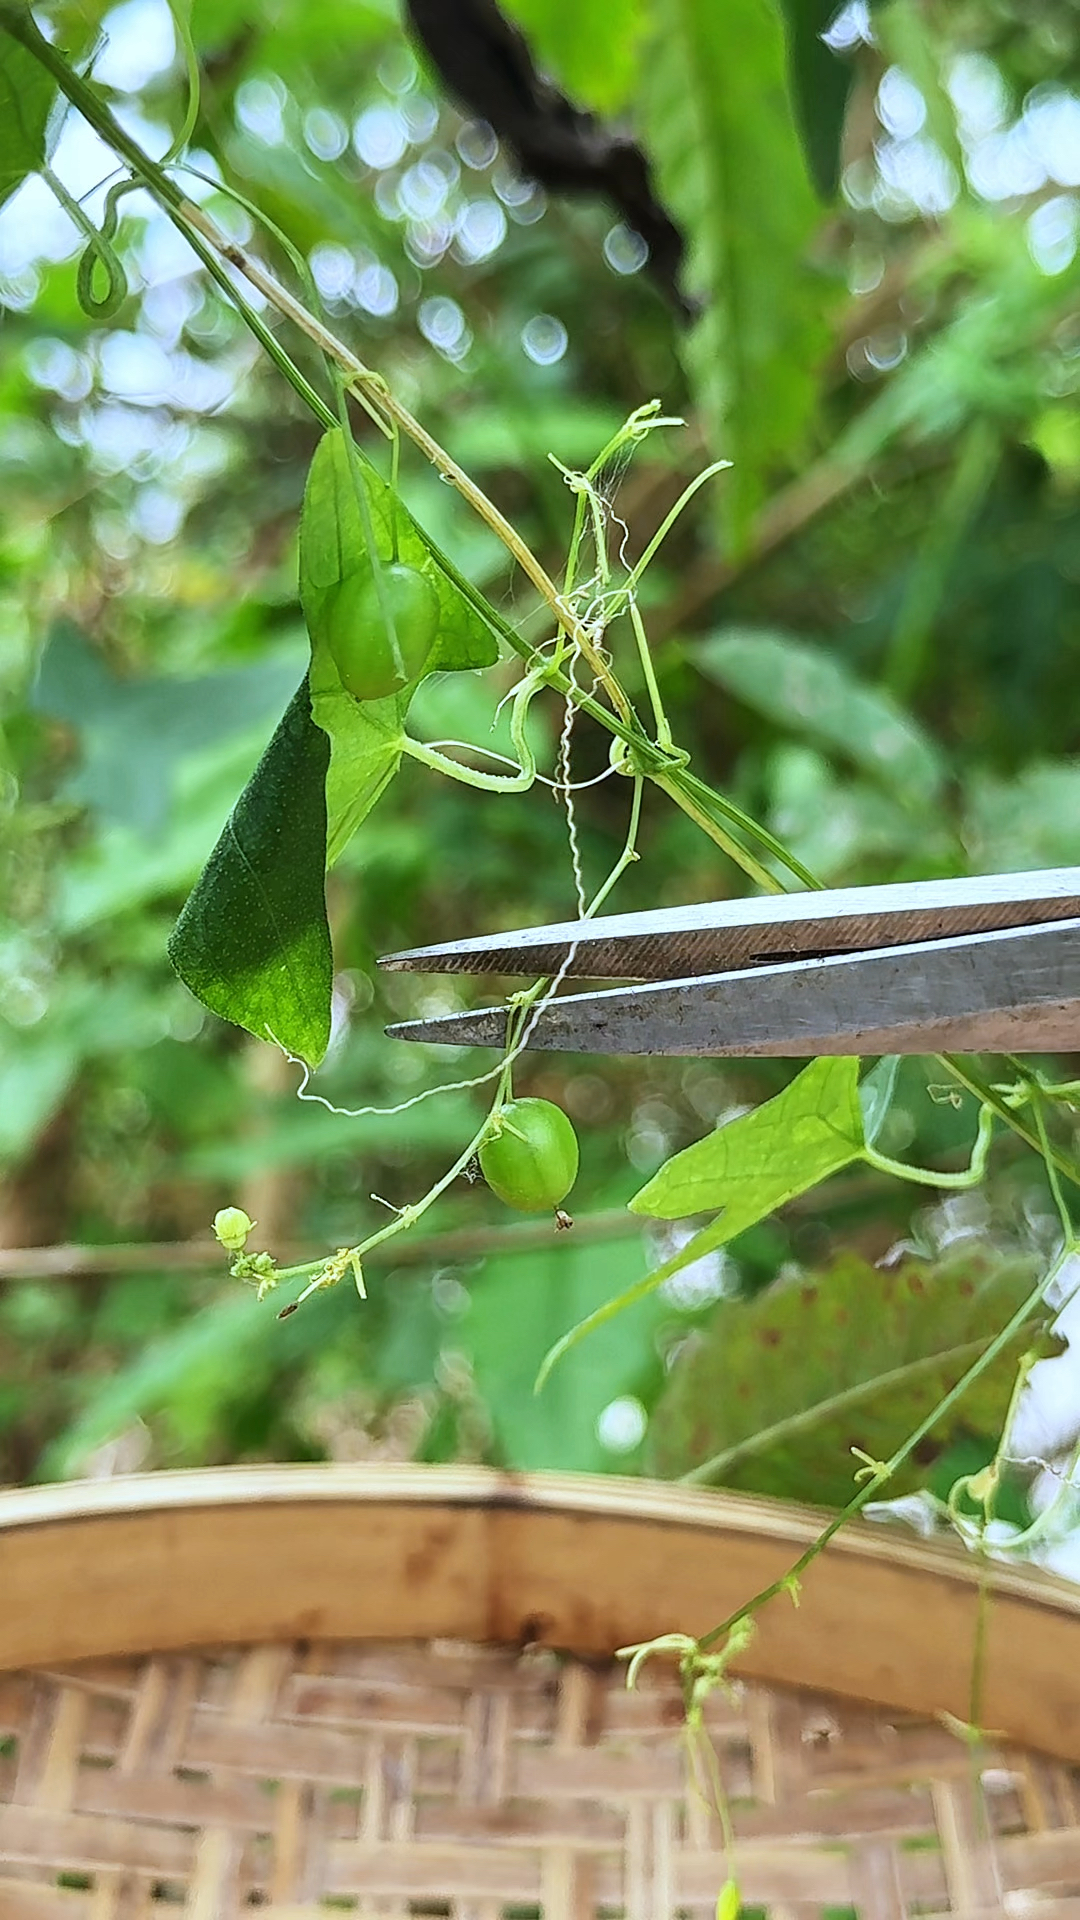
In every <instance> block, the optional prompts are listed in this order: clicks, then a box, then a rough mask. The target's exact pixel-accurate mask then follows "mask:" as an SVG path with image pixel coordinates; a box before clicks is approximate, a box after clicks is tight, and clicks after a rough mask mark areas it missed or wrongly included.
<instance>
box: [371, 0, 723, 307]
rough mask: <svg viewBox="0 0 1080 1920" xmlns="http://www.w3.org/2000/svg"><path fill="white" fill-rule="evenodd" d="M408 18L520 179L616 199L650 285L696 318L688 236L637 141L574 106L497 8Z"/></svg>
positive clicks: (425, 3) (439, 2) (412, 1)
mask: <svg viewBox="0 0 1080 1920" xmlns="http://www.w3.org/2000/svg"><path fill="white" fill-rule="evenodd" d="M406 13H407V15H408V18H409V21H410V23H411V25H412V28H413V31H414V33H415V34H416V37H417V39H418V40H419V41H420V43H421V45H422V46H423V47H424V49H425V50H426V52H427V54H428V56H429V58H430V59H431V61H432V63H433V64H434V66H435V68H436V70H437V72H438V73H439V75H440V77H441V79H442V81H443V83H444V85H445V86H446V88H447V91H448V92H449V93H451V94H453V96H454V97H455V99H457V100H458V102H459V103H460V104H461V105H462V106H463V107H465V108H466V109H467V110H468V112H470V113H473V114H476V115H477V117H478V118H479V119H481V120H486V121H487V122H488V125H489V126H491V127H492V128H493V129H494V131H495V132H496V133H497V134H498V136H499V138H500V140H502V141H503V142H504V143H505V145H506V146H507V147H508V148H509V150H510V152H511V153H512V154H513V156H514V158H515V160H516V161H517V163H518V165H519V167H520V168H521V170H522V172H523V173H525V174H527V175H528V176H529V177H530V178H531V179H533V180H537V181H539V182H540V184H541V186H544V187H548V188H550V190H551V192H552V193H562V194H577V193H595V194H603V195H604V196H605V197H606V198H607V199H608V200H610V201H611V202H612V203H613V205H614V206H615V207H616V208H617V209H618V211H619V212H620V213H621V214H622V216H623V219H624V220H625V221H626V224H627V226H629V227H632V228H633V230H634V232H635V233H638V234H640V235H641V238H642V239H643V240H644V241H645V243H646V245H647V247H648V249H649V271H650V272H651V274H652V277H653V279H654V280H655V281H656V282H657V284H658V286H660V287H661V288H662V289H663V291H664V293H665V294H666V295H667V297H668V299H669V300H670V301H671V302H672V303H673V305H674V306H675V307H676V309H677V310H678V312H679V313H680V314H681V315H682V316H683V318H684V319H689V318H691V317H692V315H693V314H694V312H695V308H694V305H693V303H692V302H691V301H690V300H689V299H688V298H687V296H686V294H685V293H684V292H683V291H682V287H681V285H680V280H679V275H680V271H681V268H682V262H683V255H684V253H685V243H684V240H683V236H682V234H681V232H680V231H679V228H678V227H677V226H676V225H675V222H674V220H673V219H672V218H671V215H670V214H669V213H668V212H667V210H666V208H664V207H663V206H661V204H660V202H659V200H658V199H657V197H656V194H655V192H654V191H653V185H652V179H651V174H650V169H649V162H648V160H647V159H646V157H645V154H644V152H643V151H642V149H641V147H640V146H639V145H638V144H637V142H636V141H635V140H633V139H632V138H631V137H630V135H629V134H627V133H623V132H619V131H617V130H612V129H610V128H608V127H605V126H604V125H603V123H602V122H601V121H600V120H598V119H597V118H596V116H595V115H594V114H591V113H585V112H583V111H582V110H581V109H580V108H579V107H575V106H574V105H573V103H572V102H571V101H569V100H568V99H567V98H566V96H565V95H564V94H562V93H560V92H559V90H558V88H557V87H555V86H553V85H552V84H551V82H550V81H548V80H546V79H545V78H544V77H543V75H542V74H541V73H539V72H538V70H537V67H536V64H535V62H534V60H533V57H532V53H531V52H530V50H529V45H528V42H527V41H526V39H525V37H524V35H523V34H522V33H520V32H519V31H518V29H517V28H516V27H514V26H512V25H511V24H510V22H509V21H508V20H506V19H505V18H504V16H503V15H502V14H501V13H500V11H499V9H498V7H497V6H496V4H495V0H406Z"/></svg>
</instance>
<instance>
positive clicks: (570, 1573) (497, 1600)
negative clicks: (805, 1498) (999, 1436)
mask: <svg viewBox="0 0 1080 1920" xmlns="http://www.w3.org/2000/svg"><path fill="white" fill-rule="evenodd" d="M284 1515H287V1522H285V1523H283V1516H284ZM824 1517H825V1516H823V1514H822V1513H821V1512H820V1510H815V1509H813V1508H808V1507H800V1506H795V1505H792V1504H788V1503H786V1502H782V1501H778V1500H771V1499H763V1498H758V1497H756V1496H748V1495H745V1494H730V1493H711V1492H704V1491H700V1490H697V1489H688V1488H680V1487H673V1486H668V1485H666V1484H664V1483H662V1482H655V1481H648V1480H630V1479H618V1478H615V1477H607V1476H603V1477H601V1476H592V1475H584V1474H582V1475H577V1474H562V1473H550V1474H549V1473H527V1474H526V1473H522V1474H518V1473H506V1472H499V1471H494V1470H491V1469H487V1468H480V1467H453V1466H449V1467H439V1466H430V1467H429V1466H415V1465H399V1464H393V1465H379V1466H347V1465H313V1466H308V1465H288V1466H241V1467H226V1468H207V1469H198V1470H180V1471H174V1472H162V1473H153V1474H137V1475H130V1476H123V1477H117V1478H115V1479H109V1480H103V1481H93V1482H86V1481H83V1482H71V1483H65V1484H62V1485H57V1486H43V1487H29V1488H20V1489H13V1490H10V1491H7V1492H0V1594H2V1595H3V1596H4V1599H3V1605H2V1606H0V1671H4V1670H8V1671H10V1670H12V1669H21V1668H31V1667H44V1668H50V1667H55V1666H57V1665H59V1664H62V1663H64V1662H70V1661H72V1660H79V1659H87V1658H91V1659H93V1658H98V1659H100V1658H108V1657H111V1656H117V1655H130V1654H133V1653H152V1652H165V1651H176V1650H179V1649H181V1648H194V1647H199V1646H204V1647H205V1646H224V1645H249V1646H250V1645H257V1644H266V1643H269V1642H277V1643H282V1642H288V1641H293V1642H295V1641H304V1640H311V1641H315V1640H327V1641H331V1640H373V1641H378V1640H384V1641H391V1640H393V1641H399V1642H400V1641H403V1640H408V1639H415V1640H439V1639H448V1640H461V1641H472V1642H476V1643H485V1644H501V1645H510V1646H513V1645H518V1646H524V1645H527V1644H528V1645H538V1646H549V1647H555V1648H558V1649H560V1650H561V1651H564V1652H567V1653H570V1654H574V1655H577V1656H579V1657H582V1658H586V1659H601V1660H610V1659H611V1657H612V1656H613V1655H614V1654H615V1652H616V1651H617V1649H618V1648H620V1647H623V1646H626V1645H627V1644H632V1643H635V1642H638V1641H641V1640H646V1639H651V1638H653V1637H655V1636H656V1635H658V1634H661V1633H665V1632H672V1631H680V1632H686V1633H690V1634H700V1633H703V1632H705V1631H707V1630H708V1629H709V1628H710V1627H712V1626H714V1625H715V1624H716V1623H717V1622H718V1621H719V1620H722V1619H724V1618H725V1617H727V1616H728V1614H729V1613H731V1612H732V1611H735V1610H736V1609H737V1608H738V1607H739V1606H740V1605H741V1604H744V1603H745V1602H746V1601H747V1600H748V1599H750V1598H751V1596H752V1595H753V1594H754V1593H755V1592H757V1591H759V1590H760V1589H761V1588H762V1587H764V1586H766V1585H768V1584H769V1583H770V1582H771V1581H772V1580H774V1579H777V1578H779V1577H780V1576H781V1575H782V1574H783V1573H784V1572H786V1570H787V1568H788V1567H789V1566H790V1564H791V1562H792V1561H793V1560H794V1559H796V1558H797V1556H798V1554H799V1553H800V1551H801V1550H802V1549H803V1548H804V1547H805V1546H806V1545H808V1544H809V1542H810V1541H811V1540H812V1539H813V1538H815V1537H816V1535H817V1533H818V1532H819V1531H820V1528H821V1525H822V1522H823V1518H824ZM981 1584H986V1585H988V1588H989V1591H990V1593H991V1595H992V1601H991V1606H990V1610H989V1616H988V1629H987V1642H986V1691H985V1700H984V1711H983V1715H982V1718H983V1721H984V1724H985V1725H986V1726H988V1727H991V1728H993V1729H994V1730H995V1731H998V1732H1000V1733H1001V1734H1002V1735H1004V1737H1006V1738H1007V1739H1008V1740H1010V1741H1013V1742H1015V1743H1017V1744H1018V1745H1024V1746H1027V1747H1030V1748H1034V1749H1039V1750H1041V1751H1043V1752H1047V1753H1052V1754H1056V1755H1057V1756H1059V1757H1061V1758H1064V1759H1068V1760H1071V1761H1074V1762H1080V1660H1078V1659H1077V1657H1076V1656H1077V1631H1078V1627H1077V1621H1078V1619H1080V1586H1076V1585H1073V1584H1072V1583H1071V1582H1069V1581H1067V1580H1064V1579H1061V1578H1059V1577H1057V1576H1054V1575H1051V1574H1046V1573H1043V1572H1041V1571H1039V1570H1036V1569H1029V1568H1023V1569H1020V1568H1008V1567H997V1566H995V1567H993V1568H992V1569H990V1570H989V1571H988V1570H986V1569H985V1568H984V1567H983V1566H982V1565H981V1563H980V1562H978V1561H977V1560H976V1559H975V1558H974V1557H973V1556H971V1555H969V1554H966V1553H965V1552H964V1551H963V1549H962V1548H960V1547H959V1546H955V1545H950V1544H948V1543H943V1544H939V1543H937V1542H924V1541H920V1540H916V1539H912V1538H910V1537H908V1536H905V1534H904V1533H902V1532H901V1530H900V1529H899V1528H898V1527H891V1526H886V1525H880V1524H878V1523H871V1522H853V1523H851V1525H849V1526H848V1527H846V1528H845V1529H843V1530H842V1531H841V1532H840V1534H838V1536H837V1537H836V1539H835V1540H834V1541H833V1542H832V1543H831V1545H830V1546H829V1548H828V1549H827V1551H826V1552H825V1553H824V1554H823V1555H822V1557H821V1559H820V1560H818V1561H816V1562H815V1563H814V1564H813V1566H812V1567H811V1568H810V1569H809V1571H808V1573H807V1575H806V1576H805V1579H804V1583H803V1586H802V1589H801V1592H800V1597H799V1605H798V1607H795V1606H793V1605H792V1604H791V1601H790V1599H789V1598H788V1597H787V1596H785V1595H781V1596H779V1597H778V1598H776V1599H774V1600H773V1601H772V1602H770V1603H769V1604H768V1605H767V1606H766V1607H765V1608H764V1609H763V1610H762V1612H761V1614H760V1615H759V1616H758V1621H757V1627H756V1631H755V1634H754V1637H753V1639H752V1640H751V1643H750V1645H749V1647H748V1648H747V1649H746V1650H745V1652H744V1653H743V1654H741V1656H740V1658H739V1659H738V1661H737V1662H736V1663H735V1671H737V1672H739V1673H742V1674H745V1675H746V1676H747V1677H749V1678H753V1679H756V1680H762V1681H764V1682H766V1683H769V1684H774V1685H781V1686H791V1687H796V1688H803V1689H809V1690H812V1691H813V1692H815V1693H831V1694H836V1695H839V1696H842V1697H846V1698H848V1699H855V1700H860V1701H864V1702H872V1703H874V1704H876V1705H880V1706H884V1707H888V1708H890V1709H895V1710H898V1711H906V1712H913V1713H919V1714H930V1715H938V1714H941V1713H947V1714H949V1715H954V1716H956V1717H957V1718H958V1719H961V1720H963V1719H965V1718H966V1717H967V1713H968V1711H969V1688H970V1678H971V1663H972V1656H973V1647H974V1643H975V1633H976V1622H977V1617H978V1611H979V1605H980V1587H981Z"/></svg>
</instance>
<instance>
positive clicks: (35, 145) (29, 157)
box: [0, 28, 56, 207]
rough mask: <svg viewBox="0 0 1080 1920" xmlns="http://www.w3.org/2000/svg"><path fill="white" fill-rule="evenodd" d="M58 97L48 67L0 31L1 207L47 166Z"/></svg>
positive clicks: (0, 29)
mask: <svg viewBox="0 0 1080 1920" xmlns="http://www.w3.org/2000/svg"><path fill="white" fill-rule="evenodd" d="M55 95H56V87H55V85H54V83H53V81H52V80H51V79H50V77H49V75H48V74H47V73H46V71H45V68H44V67H43V66H41V65H40V63H39V62H38V61H37V60H35V59H34V56H33V54H32V53H29V52H28V51H27V49H26V48H25V47H23V46H21V45H20V44H19V42H18V41H17V40H13V39H12V38H11V37H10V35H9V34H7V33H6V32H4V31H3V29H2V28H0V207H2V206H3V204H4V202H5V200H10V198H11V196H12V194H13V193H15V192H17V190H18V188H19V187H21V186H22V183H23V181H24V180H25V179H26V177H27V175H28V174H31V173H36V172H37V171H38V168H39V167H42V166H44V164H45V161H46V159H47V157H48V124H49V114H50V112H51V109H52V104H53V100H54V98H55Z"/></svg>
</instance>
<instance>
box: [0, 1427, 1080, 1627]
mask: <svg viewBox="0 0 1080 1920" xmlns="http://www.w3.org/2000/svg"><path fill="white" fill-rule="evenodd" d="M300 1502H305V1503H308V1502H316V1503H333V1504H337V1503H342V1502H343V1503H345V1504H349V1505H354V1504H355V1505H365V1504H371V1505H373V1506H376V1507H385V1506H397V1505H404V1506H413V1507H429V1506H437V1507H439V1506H445V1507H448V1508H474V1509H478V1510H481V1511H487V1512H499V1511H512V1512H515V1513H520V1514H528V1513H536V1514H540V1513H547V1512H559V1513H568V1514H569V1513H573V1514H578V1515H581V1516H583V1517H591V1518H594V1519H597V1520H599V1521H603V1520H614V1519H620V1518H621V1519H628V1520H632V1521H634V1522H639V1523H642V1524H644V1525H647V1526H657V1527H665V1526H670V1527H680V1528H681V1527H686V1528H692V1529H703V1530H706V1531H709V1532H721V1533H732V1534H744V1535H751V1536H757V1537H760V1538H765V1539H769V1540H773V1541H776V1542H783V1543H784V1544H786V1545H788V1546H790V1547H791V1548H792V1549H793V1551H794V1553H795V1554H796V1555H797V1554H798V1553H799V1552H800V1551H801V1550H802V1549H803V1548H804V1547H806V1546H809V1545H810V1543H811V1542H812V1541H813V1540H815V1539H816V1538H817V1536H818V1534H819V1533H820V1532H821V1529H822V1527H823V1526H824V1525H825V1524H826V1523H827V1521H828V1520H829V1519H830V1518H831V1512H830V1510H829V1509H827V1508H824V1507H813V1506H808V1505H806V1504H804V1503H801V1502H797V1501H793V1500H790V1501H789V1500H780V1499H776V1498H773V1497H772V1496H769V1495H765V1494H746V1493H730V1492H727V1491H724V1490H718V1491H712V1490H706V1489H699V1488H693V1487H680V1486H677V1485H672V1484H670V1483H668V1482H666V1481H663V1480H649V1479H645V1478H642V1479H640V1480H638V1479H632V1478H630V1477H628V1476H620V1475H616V1474H611V1475H608V1474H591V1473H558V1472H546V1471H544V1472H520V1473H519V1472H514V1471H507V1470H502V1469H498V1468H491V1467H456V1466H436V1465H432V1466H417V1465H415V1464H413V1463H412V1462H397V1461H394V1462H387V1463H386V1464H380V1465H377V1466H353V1465H348V1464H340V1463H337V1462H333V1463H331V1462H326V1463H318V1464H314V1465H307V1464H304V1463H299V1462H286V1463H281V1464H271V1465H259V1466H222V1467H180V1468H164V1469H162V1470H160V1471H156V1472H153V1473H129V1474H116V1475H114V1476H111V1477H110V1478H108V1479H103V1480H76V1481H61V1482H54V1483H50V1484H46V1485H42V1486H31V1487H14V1488H0V1546H2V1545H3V1542H4V1538H5V1536H14V1535H15V1534H16V1533H17V1532H18V1530H19V1529H22V1528H31V1527H34V1526H44V1525H58V1524H63V1523H64V1522H65V1521H82V1520H89V1519H106V1518H109V1517H112V1516H116V1515H120V1514H129V1515H137V1514H152V1513H157V1512H163V1511H166V1510H174V1509H182V1510H184V1511H185V1512H194V1511H196V1510H197V1509H200V1508H230V1507H248V1506H252V1505H260V1506H264V1505H267V1504H271V1505H279V1506H289V1505H292V1504H294V1503H300ZM826 1551H827V1553H828V1554H829V1556H830V1557H831V1558H833V1559H842V1558H845V1557H849V1556H853V1557H855V1558H857V1559H860V1560H877V1561H883V1562H885V1563H886V1564H888V1565H889V1566H893V1567H897V1568H900V1567H910V1568H925V1569H932V1570H933V1571H934V1572H935V1573H937V1574H939V1575H945V1576H946V1577H948V1578H951V1579H953V1580H955V1581H958V1582H960V1583H962V1584H966V1585H968V1586H971V1587H975V1588H978V1587H979V1585H980V1583H981V1581H982V1580H983V1577H984V1575H983V1571H982V1570H981V1568H980V1563H979V1562H978V1561H977V1560H976V1559H975V1557H974V1556H973V1555H972V1554H970V1553H968V1552H965V1550H964V1548H963V1547H962V1546H961V1545H960V1544H959V1543H958V1542H956V1541H953V1540H950V1539H942V1540H922V1539H918V1538H916V1537H914V1536H913V1535H911V1534H909V1533H907V1532H905V1531H904V1530H903V1526H902V1523H900V1522H896V1523H893V1522H889V1521H874V1520H864V1519H862V1518H860V1517H856V1518H854V1519H852V1520H850V1521H848V1522H847V1523H846V1524H845V1526H844V1527H843V1528H842V1529H841V1530H840V1532H839V1533H838V1534H837V1535H836V1536H835V1537H834V1539H833V1540H832V1541H831V1542H830V1544H829V1546H828V1548H827V1550H826ZM990 1584H991V1586H992V1588H993V1590H994V1591H995V1592H998V1593H1011V1594H1016V1595H1018V1596H1022V1597H1024V1598H1025V1599H1028V1600H1032V1601H1035V1602H1041V1603H1042V1604H1044V1605H1046V1606H1050V1607H1053V1608H1055V1609H1059V1610H1064V1611H1066V1612H1069V1613H1075V1614H1078V1615H1080V1583H1078V1582H1074V1581H1072V1580H1069V1579H1067V1578H1065V1577H1064V1576H1062V1575H1060V1574H1054V1573H1048V1572H1045V1571H1044V1570H1043V1569H1042V1568H1039V1567H1034V1566H1024V1567H1019V1566H1016V1567H1010V1566H1007V1565H1005V1564H1003V1563H1001V1562H995V1563H994V1564H993V1567H992V1569H991V1571H990Z"/></svg>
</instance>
